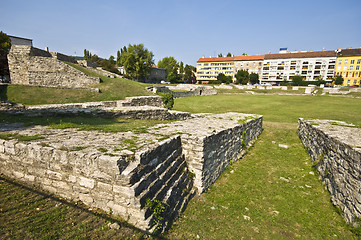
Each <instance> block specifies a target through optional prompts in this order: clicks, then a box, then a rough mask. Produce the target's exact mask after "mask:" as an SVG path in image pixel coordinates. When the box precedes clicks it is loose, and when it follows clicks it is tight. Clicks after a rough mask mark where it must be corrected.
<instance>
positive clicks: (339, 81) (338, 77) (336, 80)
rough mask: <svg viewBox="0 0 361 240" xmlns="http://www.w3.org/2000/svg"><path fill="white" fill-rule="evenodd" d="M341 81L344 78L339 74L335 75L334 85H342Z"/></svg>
mask: <svg viewBox="0 0 361 240" xmlns="http://www.w3.org/2000/svg"><path fill="white" fill-rule="evenodd" d="M343 81H344V79H343V77H342V76H341V75H338V76H336V78H335V84H336V85H342V84H343Z"/></svg>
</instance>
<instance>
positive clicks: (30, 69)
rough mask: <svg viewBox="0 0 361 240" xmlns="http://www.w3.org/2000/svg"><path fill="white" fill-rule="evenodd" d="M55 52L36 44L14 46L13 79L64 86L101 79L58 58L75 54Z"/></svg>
mask: <svg viewBox="0 0 361 240" xmlns="http://www.w3.org/2000/svg"><path fill="white" fill-rule="evenodd" d="M53 54H55V55H54V56H55V57H54V56H53V55H52V54H51V53H49V52H47V51H44V50H41V49H37V48H34V47H32V46H20V45H14V46H12V47H11V50H10V52H9V54H8V63H9V70H10V78H11V83H12V84H20V85H31V86H45V87H61V88H84V87H87V86H89V85H92V84H98V83H100V79H99V78H95V77H89V76H87V75H86V74H84V73H83V72H81V71H79V70H77V69H75V68H73V67H71V66H69V65H68V64H65V63H63V62H61V61H60V60H58V58H61V59H67V60H70V58H71V57H68V56H65V55H63V54H59V53H53ZM68 58H69V59H68Z"/></svg>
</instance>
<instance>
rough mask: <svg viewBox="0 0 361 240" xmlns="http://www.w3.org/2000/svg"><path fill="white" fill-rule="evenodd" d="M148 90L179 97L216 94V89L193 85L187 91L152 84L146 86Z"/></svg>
mask: <svg viewBox="0 0 361 240" xmlns="http://www.w3.org/2000/svg"><path fill="white" fill-rule="evenodd" d="M148 90H149V91H152V92H163V93H172V94H173V97H174V98H181V97H193V96H203V95H216V94H217V91H216V90H212V89H209V88H206V87H200V86H198V87H195V88H194V89H191V90H189V91H172V90H170V89H169V88H168V87H165V86H154V87H150V88H148Z"/></svg>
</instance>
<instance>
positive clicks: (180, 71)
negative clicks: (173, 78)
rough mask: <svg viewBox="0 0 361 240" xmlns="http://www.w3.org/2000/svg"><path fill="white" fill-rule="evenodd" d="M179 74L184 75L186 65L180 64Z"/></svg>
mask: <svg viewBox="0 0 361 240" xmlns="http://www.w3.org/2000/svg"><path fill="white" fill-rule="evenodd" d="M179 73H184V63H183V62H180V64H179Z"/></svg>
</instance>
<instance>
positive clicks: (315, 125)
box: [298, 118, 361, 223]
mask: <svg viewBox="0 0 361 240" xmlns="http://www.w3.org/2000/svg"><path fill="white" fill-rule="evenodd" d="M298 135H299V137H300V139H301V141H302V143H303V145H304V146H305V147H306V149H307V151H308V153H309V154H310V156H311V158H312V160H313V161H314V165H315V167H316V169H317V171H318V173H319V175H320V177H321V179H322V181H323V182H324V183H325V185H326V188H327V190H328V191H329V192H330V194H331V201H332V203H333V204H334V205H335V206H337V207H339V208H340V209H341V210H342V212H343V217H344V218H345V220H346V222H347V223H354V222H355V220H356V218H361V190H360V186H361V170H360V166H361V129H359V128H355V127H354V126H352V125H350V124H346V123H344V122H340V121H330V120H309V121H305V120H303V119H302V118H301V119H299V121H298Z"/></svg>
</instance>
